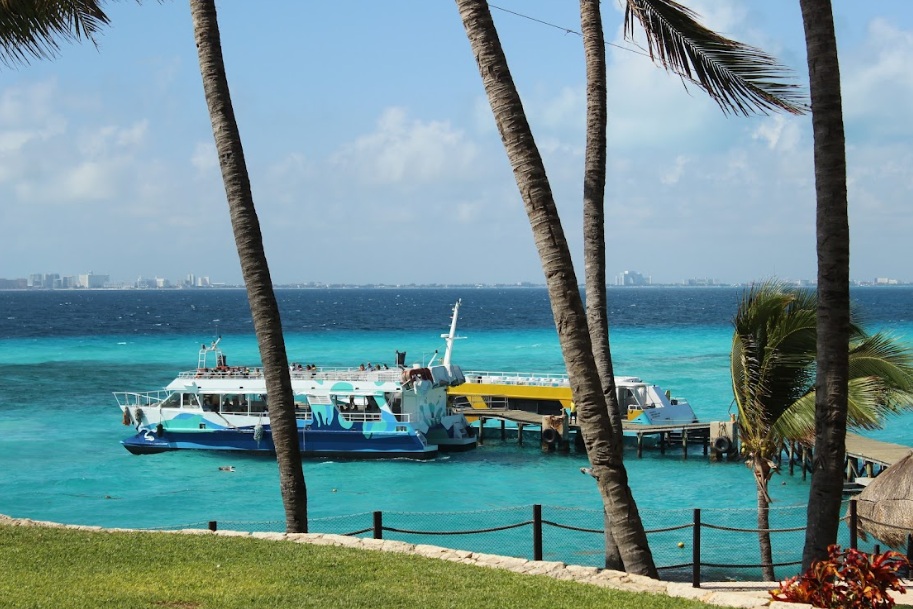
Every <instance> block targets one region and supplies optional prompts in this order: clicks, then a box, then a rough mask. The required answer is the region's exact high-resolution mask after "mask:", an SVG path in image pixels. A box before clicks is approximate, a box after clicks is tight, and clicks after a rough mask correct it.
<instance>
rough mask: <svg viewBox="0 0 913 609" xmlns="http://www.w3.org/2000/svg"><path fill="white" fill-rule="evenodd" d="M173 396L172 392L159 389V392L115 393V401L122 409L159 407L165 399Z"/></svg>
mask: <svg viewBox="0 0 913 609" xmlns="http://www.w3.org/2000/svg"><path fill="white" fill-rule="evenodd" d="M169 395H171V392H170V391H166V390H164V389H159V390H157V391H115V392H114V399H115V400H117V405H118V406H120V407H121V408H125V407H130V408H133V407H136V406H158V405H159V404H160V403H161V402H162V401H163V400H165V398H167V397H168V396H169Z"/></svg>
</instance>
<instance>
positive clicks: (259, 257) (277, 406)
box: [190, 0, 308, 533]
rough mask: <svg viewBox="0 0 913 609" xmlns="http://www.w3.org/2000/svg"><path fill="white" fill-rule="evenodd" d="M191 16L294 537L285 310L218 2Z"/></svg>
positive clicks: (300, 501) (298, 518)
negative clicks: (266, 245) (238, 114)
mask: <svg viewBox="0 0 913 609" xmlns="http://www.w3.org/2000/svg"><path fill="white" fill-rule="evenodd" d="M190 12H191V15H192V17H193V35H194V39H195V41H196V46H197V55H198V57H199V60H200V74H201V75H202V77H203V91H204V93H205V96H206V105H207V106H208V108H209V117H210V120H211V121H212V134H213V137H214V138H215V143H216V150H217V152H218V155H219V166H220V167H221V168H222V180H223V182H224V183H225V194H226V196H227V198H228V209H229V213H230V215H231V227H232V231H233V232H234V235H235V244H236V245H237V248H238V257H239V258H240V260H241V272H242V275H243V277H244V284H245V286H246V287H247V299H248V302H249V304H250V312H251V316H252V317H253V322H254V331H255V333H256V335H257V344H258V346H259V348H260V359H261V360H262V364H263V376H264V378H265V380H266V394H267V396H269V401H268V403H267V408H268V409H269V421H270V428H271V430H272V438H273V444H274V445H275V447H276V459H277V461H278V465H279V488H280V490H281V493H282V499H283V503H284V506H285V527H286V530H287V531H288V532H289V533H306V532H307V527H308V523H307V489H306V487H305V484H304V472H303V471H302V468H301V454H300V451H299V446H298V427H297V423H296V420H295V404H294V393H293V392H292V380H291V376H290V374H289V367H288V356H287V354H286V351H285V340H284V338H283V336H282V321H281V319H280V317H279V305H278V303H277V302H276V295H275V293H274V292H273V282H272V280H271V279H270V273H269V265H268V264H267V261H266V254H265V253H264V251H263V237H262V236H261V234H260V222H259V220H258V218H257V211H256V209H255V208H254V199H253V195H252V194H251V190H250V177H249V176H248V173H247V165H246V163H245V162H244V150H243V149H242V147H241V135H240V132H239V131H238V124H237V121H236V120H235V113H234V109H233V108H232V104H231V94H230V92H229V89H228V78H227V77H226V74H225V63H224V62H223V60H222V42H221V39H220V36H219V24H218V20H217V16H216V5H215V0H190Z"/></svg>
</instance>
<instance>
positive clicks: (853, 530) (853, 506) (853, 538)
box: [850, 499, 858, 550]
mask: <svg viewBox="0 0 913 609" xmlns="http://www.w3.org/2000/svg"><path fill="white" fill-rule="evenodd" d="M857 524H858V522H857V520H856V500H855V499H850V548H852V549H853V550H855V549H856V532H857V529H856V526H857Z"/></svg>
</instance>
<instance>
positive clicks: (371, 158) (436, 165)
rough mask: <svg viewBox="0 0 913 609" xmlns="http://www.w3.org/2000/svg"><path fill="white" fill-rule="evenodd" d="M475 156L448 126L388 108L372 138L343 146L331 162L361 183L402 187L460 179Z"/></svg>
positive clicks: (471, 147) (461, 136) (363, 138)
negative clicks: (423, 120) (458, 177)
mask: <svg viewBox="0 0 913 609" xmlns="http://www.w3.org/2000/svg"><path fill="white" fill-rule="evenodd" d="M475 157H476V149H475V146H474V145H473V144H472V142H470V141H468V140H467V138H466V137H465V134H464V133H463V132H462V131H460V130H457V129H454V128H453V127H452V126H451V125H450V124H449V123H447V122H444V121H431V122H422V121H419V120H415V119H410V118H409V117H408V115H407V113H406V111H405V110H404V109H402V108H388V109H387V110H385V111H384V112H383V113H382V114H381V116H380V118H379V119H378V121H377V129H376V130H375V131H374V132H373V133H369V134H367V135H364V136H361V137H359V138H358V139H356V140H355V141H354V142H352V143H350V144H347V145H345V146H343V147H342V149H341V150H340V151H339V152H338V153H336V154H335V155H333V158H332V159H331V162H332V165H333V166H334V169H336V170H342V171H343V172H345V173H349V172H351V173H354V174H355V175H354V176H353V177H356V178H358V179H361V180H363V181H365V182H368V183H375V184H398V185H399V186H401V187H407V188H408V187H411V186H414V185H416V184H418V183H427V182H433V181H435V180H440V179H454V178H455V177H456V176H459V175H461V174H465V173H466V172H467V171H468V170H469V167H470V165H471V163H472V161H473V159H474V158H475Z"/></svg>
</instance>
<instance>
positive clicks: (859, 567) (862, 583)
mask: <svg viewBox="0 0 913 609" xmlns="http://www.w3.org/2000/svg"><path fill="white" fill-rule="evenodd" d="M827 552H828V559H827V560H819V561H815V562H814V563H812V566H811V568H809V570H808V571H806V572H805V573H803V574H802V575H797V576H796V577H792V578H790V579H787V580H785V581H783V582H781V583H780V587H779V589H777V590H771V591H770V595H771V596H772V597H773V598H774V600H777V601H785V602H787V603H809V604H810V605H812V606H814V607H827V608H829V609H830V608H834V609H891V607H893V606H894V599H893V598H891V597H890V596H889V595H888V590H894V591H897V592H905V591H906V589H905V588H904V587H903V585H902V584H901V581H900V576H899V575H898V571H900V570H901V569H903V568H905V567H906V568H909V567H910V562H909V561H908V560H907V558H906V557H905V556H904V555H903V554H900V553H899V552H891V551H888V552H885V553H884V554H871V555H870V554H866V553H865V552H860V551H859V550H853V549H848V550H841V549H840V546H838V545H832V546H829V547H828V549H827Z"/></svg>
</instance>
